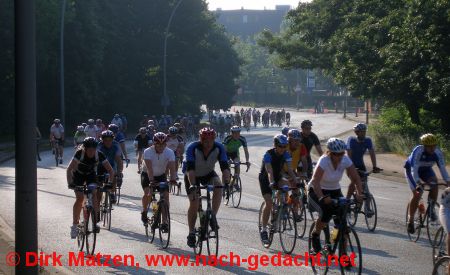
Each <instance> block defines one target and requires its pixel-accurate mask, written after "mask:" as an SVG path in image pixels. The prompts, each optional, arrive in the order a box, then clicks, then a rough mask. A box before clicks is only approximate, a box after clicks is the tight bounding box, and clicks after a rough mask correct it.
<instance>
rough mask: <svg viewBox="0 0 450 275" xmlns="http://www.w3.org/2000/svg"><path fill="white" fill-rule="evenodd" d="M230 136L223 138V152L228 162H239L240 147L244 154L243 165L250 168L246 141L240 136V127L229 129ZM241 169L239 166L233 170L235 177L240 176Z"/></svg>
mask: <svg viewBox="0 0 450 275" xmlns="http://www.w3.org/2000/svg"><path fill="white" fill-rule="evenodd" d="M230 131H231V135H229V136H227V137H225V139H224V140H223V145H224V146H225V150H226V151H227V157H228V159H229V160H231V161H233V162H240V161H241V159H240V156H239V148H241V146H242V147H243V148H244V154H245V164H246V165H247V166H250V161H249V158H250V154H249V153H248V148H247V140H246V139H245V137H243V136H241V127H239V126H237V125H235V126H233V127H231V129H230ZM240 172H241V169H240V167H239V165H237V166H236V168H235V173H236V175H240Z"/></svg>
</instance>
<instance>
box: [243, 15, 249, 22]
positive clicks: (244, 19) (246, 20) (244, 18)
mask: <svg viewBox="0 0 450 275" xmlns="http://www.w3.org/2000/svg"><path fill="white" fill-rule="evenodd" d="M242 22H244V24H246V23H248V15H244V16H243V17H242Z"/></svg>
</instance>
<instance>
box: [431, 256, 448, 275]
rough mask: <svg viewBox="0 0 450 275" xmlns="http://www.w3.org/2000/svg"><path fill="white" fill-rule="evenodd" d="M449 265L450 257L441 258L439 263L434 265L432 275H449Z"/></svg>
mask: <svg viewBox="0 0 450 275" xmlns="http://www.w3.org/2000/svg"><path fill="white" fill-rule="evenodd" d="M449 265H450V257H449V256H445V257H442V258H440V259H439V261H437V262H436V263H435V264H434V267H433V273H432V274H433V275H438V274H446V275H447V274H449Z"/></svg>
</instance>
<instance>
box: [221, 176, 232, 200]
mask: <svg viewBox="0 0 450 275" xmlns="http://www.w3.org/2000/svg"><path fill="white" fill-rule="evenodd" d="M233 184H234V179H232V180H231V182H230V183H229V184H228V186H227V187H224V188H223V191H222V200H223V201H224V204H225V205H228V203H229V202H230V192H231V191H230V189H231V187H230V186H232V185H233Z"/></svg>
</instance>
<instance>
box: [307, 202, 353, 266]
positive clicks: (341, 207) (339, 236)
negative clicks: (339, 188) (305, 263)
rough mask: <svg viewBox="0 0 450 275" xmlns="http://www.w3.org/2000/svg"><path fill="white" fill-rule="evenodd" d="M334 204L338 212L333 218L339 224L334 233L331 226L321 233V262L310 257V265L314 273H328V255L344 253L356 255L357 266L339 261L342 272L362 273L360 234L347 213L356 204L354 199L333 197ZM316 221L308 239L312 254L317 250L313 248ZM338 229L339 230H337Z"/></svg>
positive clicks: (340, 255)
mask: <svg viewBox="0 0 450 275" xmlns="http://www.w3.org/2000/svg"><path fill="white" fill-rule="evenodd" d="M332 204H333V206H334V207H335V209H336V214H335V215H333V220H335V221H337V220H339V224H338V225H336V224H335V226H334V228H333V232H332V233H333V234H330V227H329V226H326V227H325V228H324V229H323V230H322V231H321V233H320V243H321V251H320V253H321V257H320V260H321V261H320V264H318V263H317V262H315V261H316V260H315V259H312V258H310V265H311V268H312V270H313V272H314V274H326V273H327V272H328V270H329V268H330V266H329V263H328V257H329V256H334V255H336V251H337V254H338V256H339V258H341V257H342V256H343V255H347V256H349V257H351V256H353V255H354V261H353V262H354V263H355V266H352V264H351V262H348V265H343V264H342V262H341V261H339V267H340V270H341V274H345V273H347V274H352V273H356V274H361V272H362V251H361V245H360V243H359V238H358V235H357V234H356V231H355V230H354V229H353V228H352V227H351V226H350V225H349V224H348V222H347V215H348V212H349V211H350V207H351V206H352V205H355V204H356V201H355V200H354V199H346V198H345V197H342V198H340V199H339V200H337V199H333V200H332ZM315 226H316V222H313V223H312V224H311V228H310V230H309V240H308V248H309V251H311V253H312V254H315V252H314V251H313V249H312V233H313V231H314V230H315ZM335 231H337V232H335ZM331 235H333V236H335V238H334V239H332V238H331Z"/></svg>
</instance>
